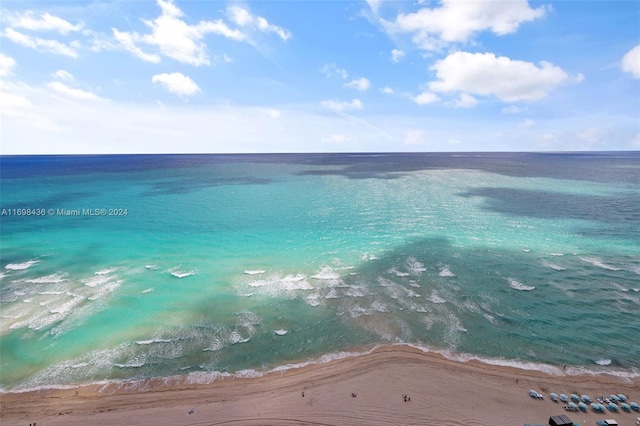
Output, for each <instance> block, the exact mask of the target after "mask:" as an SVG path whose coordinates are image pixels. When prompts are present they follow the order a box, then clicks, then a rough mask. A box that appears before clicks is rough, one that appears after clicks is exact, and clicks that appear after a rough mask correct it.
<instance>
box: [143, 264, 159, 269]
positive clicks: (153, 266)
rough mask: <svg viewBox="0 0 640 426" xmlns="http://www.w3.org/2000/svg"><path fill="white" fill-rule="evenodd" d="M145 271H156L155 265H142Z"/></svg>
mask: <svg viewBox="0 0 640 426" xmlns="http://www.w3.org/2000/svg"><path fill="white" fill-rule="evenodd" d="M144 268H145V269H151V270H156V269H158V266H157V265H144Z"/></svg>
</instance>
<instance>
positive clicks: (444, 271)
mask: <svg viewBox="0 0 640 426" xmlns="http://www.w3.org/2000/svg"><path fill="white" fill-rule="evenodd" d="M438 275H440V276H441V277H455V276H456V274H454V273H453V272H451V270H450V269H449V267H448V266H445V267H444V268H442V270H441V271H440V273H439V274H438Z"/></svg>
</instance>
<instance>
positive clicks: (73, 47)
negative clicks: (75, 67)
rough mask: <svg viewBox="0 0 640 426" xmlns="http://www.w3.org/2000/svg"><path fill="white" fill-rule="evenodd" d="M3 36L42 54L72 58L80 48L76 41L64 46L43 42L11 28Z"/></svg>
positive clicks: (57, 43)
mask: <svg viewBox="0 0 640 426" xmlns="http://www.w3.org/2000/svg"><path fill="white" fill-rule="evenodd" d="M4 36H5V37H7V38H8V39H9V40H11V41H13V42H14V43H17V44H20V45H22V46H25V47H30V48H32V49H36V50H40V51H42V52H50V53H55V54H57V55H64V56H70V57H72V58H77V57H78V52H77V49H78V48H79V47H80V44H79V43H78V42H77V41H73V42H71V43H69V44H65V43H61V42H59V41H57V40H45V39H42V38H40V37H34V36H28V35H26V34H23V33H21V32H18V31H16V30H14V29H13V28H7V29H5V30H4Z"/></svg>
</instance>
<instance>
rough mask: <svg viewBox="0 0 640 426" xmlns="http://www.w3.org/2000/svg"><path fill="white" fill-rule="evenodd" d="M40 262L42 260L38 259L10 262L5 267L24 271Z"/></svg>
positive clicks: (10, 269)
mask: <svg viewBox="0 0 640 426" xmlns="http://www.w3.org/2000/svg"><path fill="white" fill-rule="evenodd" d="M38 262H40V261H39V260H38V259H32V260H28V261H26V262H22V263H9V264H8V265H6V266H5V267H4V269H8V270H9V271H23V270H25V269H29V268H31V267H32V266H33V265H35V264H37V263H38Z"/></svg>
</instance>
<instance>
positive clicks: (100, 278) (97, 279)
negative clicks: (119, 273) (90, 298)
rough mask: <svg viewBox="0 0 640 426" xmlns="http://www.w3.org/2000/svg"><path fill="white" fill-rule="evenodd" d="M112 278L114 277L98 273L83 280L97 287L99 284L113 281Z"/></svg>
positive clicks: (86, 283) (88, 284) (90, 285)
mask: <svg viewBox="0 0 640 426" xmlns="http://www.w3.org/2000/svg"><path fill="white" fill-rule="evenodd" d="M112 279H113V277H109V276H107V275H96V276H94V277H91V278H85V279H83V280H82V282H83V283H84V285H86V286H87V287H96V286H98V285H102V284H105V283H107V282H109V281H111V280H112Z"/></svg>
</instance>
